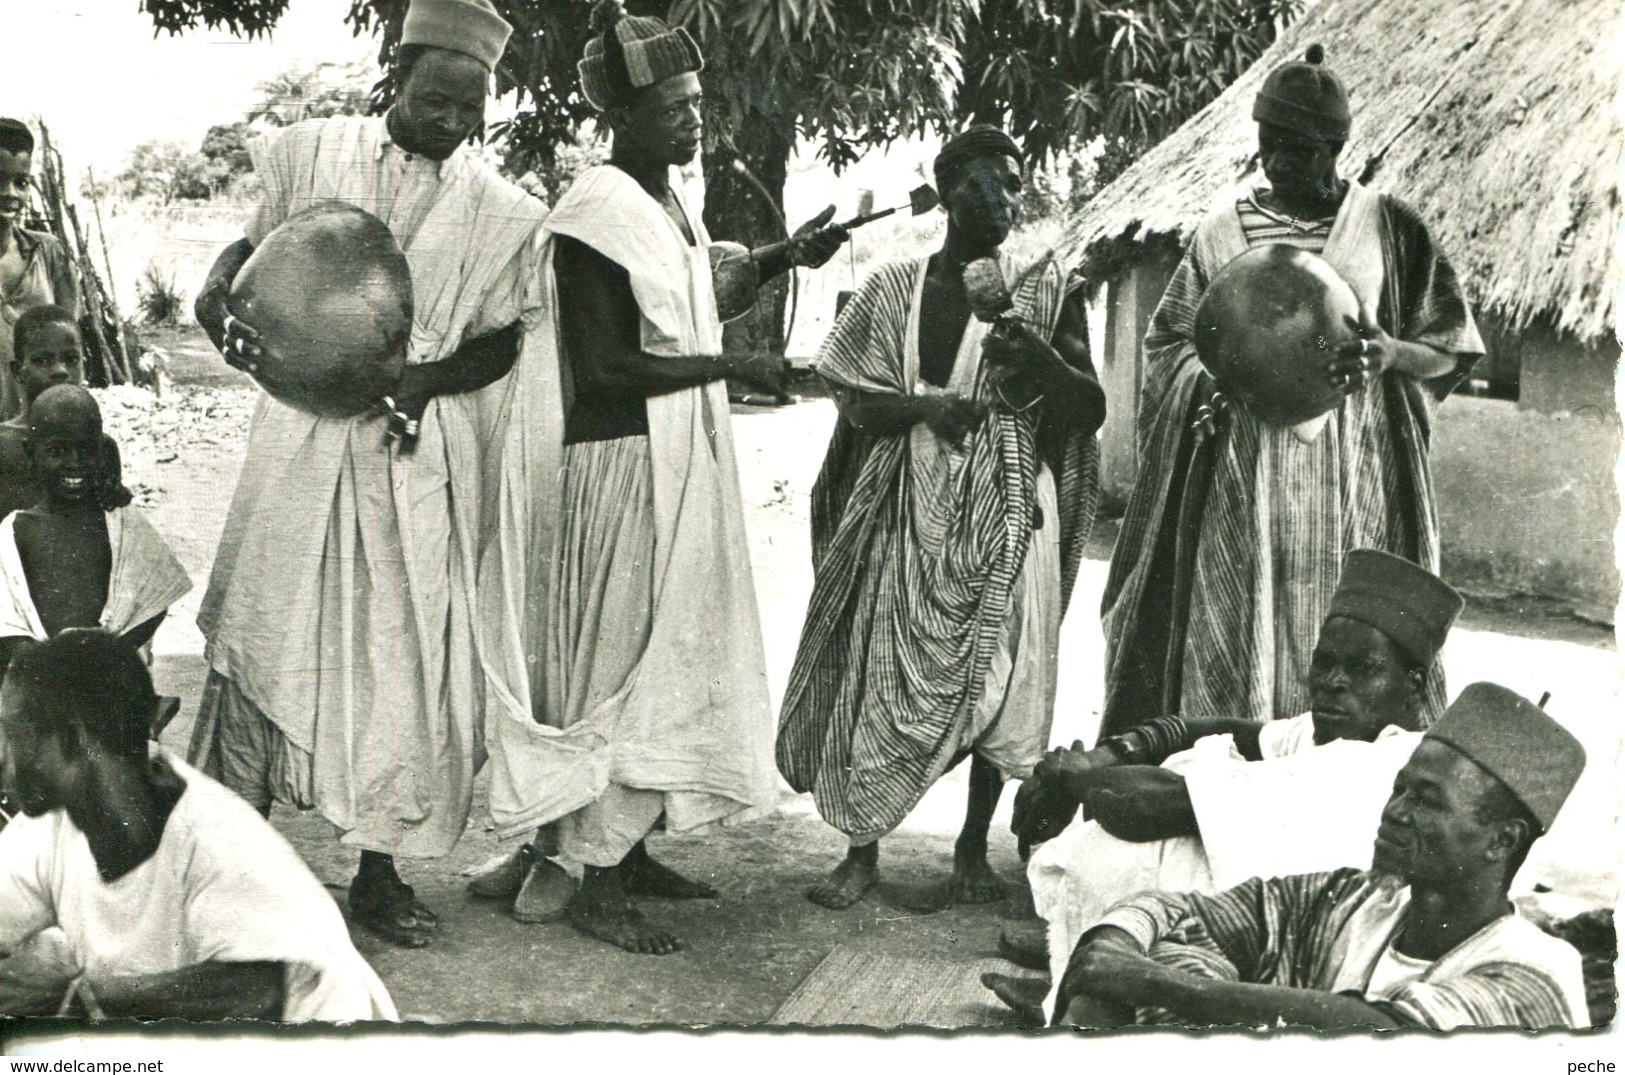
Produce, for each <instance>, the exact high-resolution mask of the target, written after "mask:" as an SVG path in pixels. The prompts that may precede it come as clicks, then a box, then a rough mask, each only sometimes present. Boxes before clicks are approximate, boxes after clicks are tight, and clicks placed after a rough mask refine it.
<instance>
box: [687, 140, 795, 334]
mask: <svg viewBox="0 0 1625 1075" xmlns="http://www.w3.org/2000/svg"><path fill="white" fill-rule="evenodd" d="M706 118H707V124H706V157H705V227H706V230H708V231H709V232H710V233H711V237H712V238H713V239H715V240H719V241H720V240H728V241H730V242H735V243H743V244H744V245H745V246H747V247H750V248H751V249H753V250H754V249H755V248H757V247H759V246H766V245H767V244H769V243H775V242H778V241H779V240H780V239H783V238H784V237H785V231H784V224H783V223H782V214H783V210H784V177H785V173H786V171H787V170H788V168H789V164H790V150H791V148H792V147H791V143H790V141H789V139H787V138H786V137H784V136H783V135H782V134H780V132H779V131H778V130H777V129H776V128H775V127H774V125H773V124H772V123H771V122H770V121H769V120H767V119H766V118H765V117H763V116H762V115H760V114H759V113H755V112H752V113H750V114H748V115H747V116H746V118H745V121H744V122H743V123H740V124H737V125H734V127H733V129H732V130H726V128H725V127H724V126H723V123H724V122H725V121H724V120H723V119H722V118H721V117H713V116H707V117H706ZM725 130H726V135H725V136H726V137H728V138H729V139H730V140H731V141H732V142H733V148H732V149H730V147H729V146H727V145H725V144H723V142H722V137H724V135H723V134H722V133H721V132H723V131H725ZM734 150H737V152H735V151H734ZM735 160H738V161H739V162H740V163H742V164H743V165H744V166H745V167H746V168H748V169H750V171H751V173H752V174H753V175H754V176H755V177H756V179H757V180H758V182H760V184H761V186H763V187H765V188H767V195H766V196H764V195H763V192H762V191H761V190H760V189H758V188H757V186H756V184H754V183H752V182H751V181H750V180H749V179H747V178H745V177H744V176H742V175H740V174H739V173H738V172H737V171H735V170H734V168H733V162H734V161H735ZM769 198H771V201H769ZM792 226H793V225H792ZM788 294H789V277H788V276H782V277H780V278H779V279H777V280H774V281H773V282H771V283H769V284H768V285H767V286H765V287H763V288H762V289H761V291H760V292H759V293H758V294H757V300H756V306H755V308H754V309H752V310H751V311H750V312H748V313H746V314H745V315H744V316H743V317H741V318H739V319H738V320H736V321H734V322H732V323H730V324H729V325H728V326H727V330H726V332H725V334H724V341H723V342H724V347H725V349H726V350H728V351H729V352H732V353H747V352H751V353H771V354H776V355H783V354H784V311H785V300H786V297H787V296H788Z"/></svg>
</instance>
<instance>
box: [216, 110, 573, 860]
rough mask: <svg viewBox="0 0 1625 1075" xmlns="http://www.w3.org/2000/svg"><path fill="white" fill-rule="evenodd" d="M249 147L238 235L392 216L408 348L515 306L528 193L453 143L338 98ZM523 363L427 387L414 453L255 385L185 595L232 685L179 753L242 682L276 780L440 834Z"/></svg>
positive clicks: (426, 839) (381, 841)
mask: <svg viewBox="0 0 1625 1075" xmlns="http://www.w3.org/2000/svg"><path fill="white" fill-rule="evenodd" d="M256 166H257V170H258V174H259V175H260V177H261V179H262V180H263V182H264V184H265V201H264V203H263V205H262V206H261V208H260V211H259V213H258V214H257V215H256V216H255V218H254V220H253V221H252V222H251V224H250V226H249V228H248V238H249V240H250V241H251V242H258V241H260V240H262V239H263V238H264V237H265V235H266V234H267V233H268V232H270V231H271V230H272V229H273V228H274V227H275V226H276V225H278V224H280V223H281V222H282V221H283V220H285V219H287V218H288V217H289V216H291V215H292V214H294V213H296V212H298V211H300V210H302V209H305V208H308V207H309V206H311V205H314V204H316V203H319V202H323V201H329V200H336V201H340V202H344V203H346V204H349V205H353V206H357V207H358V208H361V209H364V210H366V211H368V212H370V213H372V214H373V215H375V216H377V217H378V218H379V219H381V220H383V221H384V222H385V223H386V224H387V225H388V226H389V228H390V230H391V231H392V232H393V233H394V235H395V237H396V240H397V242H398V243H399V244H400V246H401V248H402V250H403V251H404V252H405V254H406V258H407V261H408V263H409V265H410V267H411V272H412V289H413V299H414V311H413V325H412V337H411V342H410V346H409V349H408V352H407V361H408V362H409V363H418V362H433V361H437V360H440V359H444V358H447V357H448V356H449V355H450V354H451V353H452V352H453V351H454V350H455V349H456V348H457V347H458V345H460V344H461V343H463V342H464V341H465V340H467V339H469V338H471V337H473V336H477V335H480V334H482V333H485V332H489V331H493V330H495V329H499V328H502V327H504V326H506V325H508V324H511V323H512V322H514V321H515V320H518V319H520V317H521V315H522V314H526V313H527V311H528V310H529V308H530V307H531V305H532V300H531V297H530V296H531V293H532V289H531V286H530V285H531V282H532V279H533V278H532V274H531V273H530V263H529V261H528V259H527V257H526V255H527V253H528V252H529V251H530V249H531V242H532V240H533V238H534V236H535V231H536V228H537V226H538V225H539V223H540V222H541V220H542V218H543V217H544V216H545V215H546V207H545V206H544V205H543V204H542V203H541V202H539V201H537V200H535V199H533V198H531V197H530V196H529V195H527V194H525V193H524V192H523V191H521V190H519V188H517V187H515V186H513V185H511V184H509V183H507V182H506V181H505V180H503V179H501V178H500V177H499V176H497V175H496V174H495V172H493V171H492V170H491V169H490V168H489V167H488V166H486V165H485V164H484V163H483V162H481V161H480V160H479V159H478V158H476V157H475V156H473V155H472V154H471V153H470V152H469V151H468V150H467V149H466V147H465V148H459V149H458V150H457V151H456V152H454V153H453V154H452V155H451V156H450V157H449V158H447V159H446V160H445V161H444V162H441V163H440V164H438V165H436V164H435V162H433V161H429V160H426V159H422V158H415V159H414V158H413V157H412V156H411V155H410V154H403V153H402V152H401V151H400V149H399V147H396V146H394V145H392V144H391V142H390V139H389V136H388V132H387V130H386V128H385V125H384V122H383V120H381V119H359V118H353V117H339V118H334V119H330V120H318V121H311V122H307V123H303V124H299V125H297V126H295V127H292V128H289V129H288V130H287V131H285V132H283V133H282V134H281V136H280V137H279V138H278V140H277V141H276V142H275V143H274V144H272V145H271V146H269V147H268V148H267V147H261V148H260V151H259V153H258V155H257V159H256ZM521 361H523V360H522V359H521ZM519 376H522V374H521V373H520V372H518V371H516V372H515V373H514V374H510V376H509V377H507V378H504V379H503V380H501V381H498V382H497V383H495V384H493V385H491V386H489V387H487V388H485V389H482V390H480V391H477V392H471V393H466V394H462V395H455V396H443V397H439V398H437V399H435V400H433V401H432V402H431V403H430V404H429V406H428V409H427V411H426V412H425V413H424V416H423V420H422V432H421V436H420V438H419V440H418V444H417V448H416V450H415V451H414V452H413V453H412V454H410V455H401V454H398V453H397V452H395V451H393V450H391V449H389V448H388V447H386V441H385V428H386V426H385V420H384V419H383V418H382V417H380V416H374V415H363V416H360V417H357V418H352V419H335V418H317V417H314V416H312V415H309V414H306V413H304V412H302V411H298V410H294V409H293V408H290V407H287V406H284V405H283V404H281V403H278V402H277V401H275V400H273V399H271V398H270V397H264V398H262V399H261V401H260V404H259V408H258V410H257V411H256V413H255V416H254V421H253V426H252V428H251V430H250V433H249V442H248V449H247V454H246V458H245V461H244V464H243V472H242V476H241V478H240V479H239V481H238V486H237V493H236V496H235V498H234V499H233V501H232V506H231V511H230V514H229V515H228V517H227V520H226V527H225V532H224V534H223V535H222V537H221V542H220V552H219V554H218V556H217V557H216V560H215V566H214V574H213V576H212V577H211V579H210V582H209V590H208V593H207V595H206V597H205V599H204V603H203V608H202V611H201V612H200V613H199V617H198V622H199V626H200V627H202V629H203V633H204V635H205V636H206V637H207V639H208V649H207V656H208V661H209V667H210V669H211V671H212V672H214V673H217V674H218V675H219V676H221V677H224V678H225V679H226V680H228V681H229V685H230V687H231V688H232V691H231V692H224V693H228V694H230V695H233V696H235V697H232V698H228V700H227V702H226V703H225V704H223V705H221V706H217V707H216V711H215V712H213V713H211V712H210V711H209V709H210V707H209V706H207V705H206V706H205V712H204V713H203V714H202V715H201V716H200V718H199V728H198V732H197V734H196V736H195V737H194V741H193V752H192V756H193V760H194V762H195V763H197V764H199V765H200V767H204V768H205V771H208V769H207V765H208V762H209V761H210V757H209V754H210V750H211V743H210V739H209V735H210V729H209V727H208V725H209V723H210V721H211V720H213V719H214V718H216V717H217V716H223V717H224V718H225V719H244V717H243V709H244V708H245V707H244V706H242V705H240V704H235V703H236V702H239V701H240V702H246V703H247V705H248V706H251V707H252V709H253V710H256V711H258V713H259V714H262V715H263V716H264V717H265V718H266V719H268V720H269V721H270V722H271V723H272V724H274V725H275V726H276V729H277V731H278V733H279V734H280V737H281V743H280V746H279V750H280V752H281V754H282V757H281V759H280V761H279V763H278V764H277V765H276V766H275V767H274V771H275V772H277V773H278V774H279V775H280V783H281V786H280V787H279V788H278V789H277V792H276V795H277V797H278V798H280V799H286V800H288V801H292V802H294V803H296V804H297V805H300V806H313V807H315V808H316V809H317V810H319V811H320V812H321V813H322V814H323V816H325V817H326V818H327V819H328V820H329V821H331V822H333V824H334V825H336V826H337V827H338V828H339V829H340V830H341V833H342V839H343V841H344V842H345V843H347V844H350V845H353V846H360V847H363V848H369V849H373V850H380V851H386V852H390V853H399V854H408V855H423V856H435V855H442V854H445V853H446V852H447V851H449V850H450V848H451V847H452V845H453V844H454V843H455V842H456V840H457V838H458V836H460V835H461V833H462V831H463V828H464V826H465V824H466V822H467V818H468V811H469V806H470V802H471V799H472V796H473V785H474V774H475V772H476V771H477V770H478V768H479V766H480V764H482V762H483V759H484V744H483V735H482V728H481V724H480V720H479V714H480V712H481V705H482V689H481V688H482V684H481V677H480V675H479V668H478V659H477V656H476V651H475V642H474V625H473V617H474V577H475V570H476V563H477V557H478V544H479V542H480V540H481V520H482V511H483V510H484V508H483V499H484V497H483V493H484V491H485V490H486V489H488V488H494V486H493V485H492V483H493V482H494V481H495V480H496V473H495V471H492V470H489V469H488V468H490V467H501V466H518V465H521V464H520V463H519V461H518V458H517V456H516V455H515V454H513V453H501V452H496V451H494V446H495V445H497V444H499V443H500V441H501V440H502V439H503V437H505V436H507V435H508V434H509V432H510V426H511V423H512V421H513V414H514V412H513V409H512V406H511V404H512V396H513V393H514V387H513V385H512V382H513V381H514V380H515V378H516V377H519ZM488 449H493V450H492V451H489V452H488ZM492 455H495V456H496V462H492V461H491V459H490V456H492ZM493 540H494V541H495V542H496V543H499V544H500V542H501V540H502V536H501V535H496V536H495V537H494V538H493ZM232 710H235V714H234V713H233V712H232Z"/></svg>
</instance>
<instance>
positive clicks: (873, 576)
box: [777, 261, 1097, 842]
mask: <svg viewBox="0 0 1625 1075" xmlns="http://www.w3.org/2000/svg"><path fill="white" fill-rule="evenodd" d="M921 271H922V266H921V264H920V262H918V261H912V262H903V263H895V264H892V265H888V266H886V267H884V268H882V269H880V270H879V271H878V272H876V273H875V274H874V275H873V276H872V277H871V278H870V279H869V280H868V281H866V282H865V284H864V286H863V288H862V289H861V290H860V291H859V293H858V294H857V295H856V296H855V297H854V299H853V300H852V302H851V303H850V304H849V306H848V307H847V309H846V310H845V311H844V312H843V314H842V316H841V319H840V321H839V322H838V323H837V324H836V326H835V328H834V330H833V331H832V332H831V334H830V336H829V338H828V339H827V340H826V342H825V344H824V347H823V350H822V351H821V353H820V359H819V369H820V372H821V373H822V375H823V376H824V377H825V378H826V379H827V380H828V381H830V382H831V384H832V385H833V386H834V387H835V389H836V391H838V392H839V391H874V392H888V393H893V394H898V395H908V394H912V393H913V392H914V390H915V385H914V384H913V383H911V382H912V380H913V376H912V375H911V373H910V372H909V371H907V370H906V369H905V367H906V366H907V362H906V360H905V358H904V356H905V354H906V353H907V346H908V334H909V332H910V331H911V325H912V322H913V320H914V318H915V316H916V311H915V310H914V308H913V307H914V294H915V287H916V283H917V281H918V279H919V274H920V272H921ZM1066 292H1067V281H1066V279H1065V277H1064V276H1063V275H1062V273H1061V272H1060V271H1059V270H1058V269H1057V268H1055V267H1054V266H1053V265H1049V266H1047V267H1046V268H1044V269H1043V270H1041V271H1036V272H1033V273H1031V274H1030V275H1029V276H1028V277H1027V278H1026V280H1025V281H1024V282H1023V283H1022V285H1021V287H1020V288H1018V290H1017V293H1016V295H1015V300H1016V312H1017V313H1018V315H1020V316H1022V317H1023V318H1024V319H1025V320H1026V321H1027V322H1029V323H1030V324H1032V325H1033V326H1035V330H1036V331H1039V332H1040V334H1041V335H1045V336H1046V337H1047V336H1048V335H1049V334H1050V333H1051V332H1052V331H1053V329H1054V326H1055V323H1056V319H1057V316H1058V314H1059V311H1060V306H1061V301H1062V299H1063V298H1064V296H1065V294H1066ZM985 373H986V371H985V369H983V370H980V371H978V374H977V377H976V389H975V390H976V393H977V395H978V396H979V397H980V398H986V399H991V398H992V395H991V391H990V388H989V386H988V385H987V383H986V379H985ZM1042 410H1043V408H1042V407H1037V408H1034V409H1032V410H1030V411H1026V412H1023V413H1021V414H1013V413H1010V412H1009V411H1008V410H1003V409H1000V408H997V407H995V408H994V409H993V410H991V411H990V413H989V416H988V417H987V419H986V420H984V421H983V422H982V423H981V424H980V425H978V426H977V427H976V428H975V429H974V430H973V431H972V432H971V433H970V435H969V436H967V437H966V440H965V444H964V448H963V453H962V455H961V456H960V457H959V460H958V461H957V462H956V463H955V464H954V465H955V466H957V467H958V469H957V471H955V472H954V474H953V477H952V479H951V481H950V492H949V494H948V495H946V496H943V497H940V498H938V499H936V500H935V501H934V502H933V503H932V505H931V507H930V508H929V510H928V511H926V512H920V511H918V510H917V504H918V503H919V501H918V500H917V499H916V497H915V496H914V495H913V493H912V491H911V485H910V482H911V466H910V451H911V448H910V442H911V439H910V437H909V436H908V435H902V436H887V437H875V436H868V435H865V434H863V433H861V432H859V431H857V430H856V429H853V428H852V427H851V426H850V425H849V424H848V423H846V422H845V421H841V422H838V423H837V427H836V430H835V434H834V437H833V438H832V440H831V443H830V448H829V452H828V454H827V456H826V458H825V462H824V467H823V471H822V472H821V474H820V476H819V479H818V483H817V485H816V486H815V487H814V490H813V505H812V538H813V557H814V561H813V564H814V571H815V581H814V586H813V594H812V598H811V601H810V604H809V607H808V611H807V619H806V624H805V626H804V628H803V630H802V636H801V642H800V646H799V649H798V651H797V654H796V660H795V665H794V668H793V669H792V671H791V674H790V682H789V686H788V689H787V691H786V693H785V699H784V706H783V710H782V713H781V716H780V727H779V738H778V751H777V754H778V764H779V769H780V772H781V773H783V775H784V777H785V779H786V780H788V781H789V782H790V785H791V786H792V787H794V788H796V789H797V790H798V791H809V790H810V791H812V792H813V794H814V797H815V799H816V801H817V804H818V808H819V812H820V813H821V814H822V815H823V817H824V819H825V820H826V821H828V822H829V823H830V824H831V825H834V826H835V827H836V828H839V829H841V830H842V831H843V832H846V833H847V834H848V835H850V836H851V837H852V838H853V839H854V841H859V842H861V841H863V840H866V839H874V838H878V837H879V836H882V835H884V834H885V833H886V832H889V831H890V830H891V829H893V828H894V827H895V826H896V825H897V824H898V823H899V822H900V821H902V819H903V818H904V817H905V816H906V815H907V814H908V812H909V810H910V809H911V808H912V807H913V806H914V804H915V802H917V801H918V799H919V798H920V796H921V795H923V794H924V792H925V790H926V789H927V788H929V787H930V786H931V784H932V782H934V781H935V780H936V779H937V777H939V776H940V775H941V774H942V773H943V772H944V771H945V770H946V768H947V767H948V765H949V764H950V762H951V761H952V760H953V758H954V757H955V755H956V754H958V753H959V752H960V751H962V750H964V749H965V748H966V747H967V746H968V745H969V744H968V743H966V742H965V741H964V738H965V732H966V729H967V727H968V722H969V720H970V718H971V716H972V712H973V709H974V707H975V706H976V703H977V700H978V699H979V698H980V696H981V694H982V690H983V684H984V680H985V678H986V676H987V672H988V668H989V664H990V662H991V660H992V658H993V656H994V653H995V650H996V649H997V647H998V645H999V643H1000V640H1001V638H1002V637H1003V635H1004V632H1005V631H1006V626H1007V622H1008V619H1009V616H1010V614H1011V610H1012V589H1013V587H1014V585H1015V582H1016V580H1017V577H1018V575H1019V574H1020V572H1021V570H1022V565H1023V562H1024V559H1025V557H1026V555H1027V550H1028V546H1029V543H1030V542H1031V540H1032V537H1033V529H1032V527H1033V523H1034V503H1035V480H1036V476H1037V473H1038V469H1039V466H1040V455H1041V448H1042V449H1047V452H1045V453H1044V462H1046V463H1048V464H1049V465H1050V466H1051V468H1052V471H1053V473H1054V475H1055V478H1056V489H1057V493H1058V498H1059V511H1058V514H1059V515H1060V518H1059V519H1056V520H1051V521H1049V522H1048V523H1047V525H1058V526H1059V527H1060V540H1061V552H1062V571H1061V575H1062V589H1063V595H1062V598H1063V601H1064V598H1065V593H1066V591H1068V590H1069V589H1070V585H1071V581H1072V579H1073V578H1075V576H1076V570H1077V564H1078V559H1079V556H1080V555H1081V549H1082V546H1083V543H1084V540H1085V539H1086V538H1087V531H1088V526H1089V524H1090V523H1091V522H1092V520H1093V514H1094V490H1095V488H1096V481H1097V475H1096V470H1095V454H1094V442H1093V438H1092V437H1089V436H1083V435H1081V434H1078V433H1069V432H1067V431H1066V430H1064V429H1062V430H1059V431H1056V430H1054V429H1050V428H1041V427H1042V426H1043V423H1044V419H1043V417H1042ZM1050 417H1051V419H1052V420H1054V418H1055V416H1053V415H1052V416H1050ZM1046 716H1047V714H1046Z"/></svg>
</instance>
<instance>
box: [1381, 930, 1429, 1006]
mask: <svg viewBox="0 0 1625 1075" xmlns="http://www.w3.org/2000/svg"><path fill="white" fill-rule="evenodd" d="M1431 966H1433V961H1432V960H1429V959H1416V958H1414V957H1412V956H1408V955H1405V954H1404V953H1403V952H1401V951H1399V950H1398V949H1396V948H1395V947H1394V942H1393V941H1389V942H1388V945H1387V947H1385V948H1384V949H1383V950H1382V955H1381V956H1379V957H1378V958H1377V965H1376V966H1375V967H1373V968H1371V981H1369V982H1368V983H1366V987H1365V995H1366V996H1368V997H1379V998H1381V997H1387V996H1388V995H1389V994H1391V993H1393V992H1394V991H1395V990H1397V989H1398V988H1399V987H1400V986H1403V985H1409V984H1410V983H1411V982H1414V981H1416V980H1417V979H1418V978H1420V977H1422V975H1423V974H1424V973H1425V972H1426V971H1427V969H1428V968H1429V967H1431Z"/></svg>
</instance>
